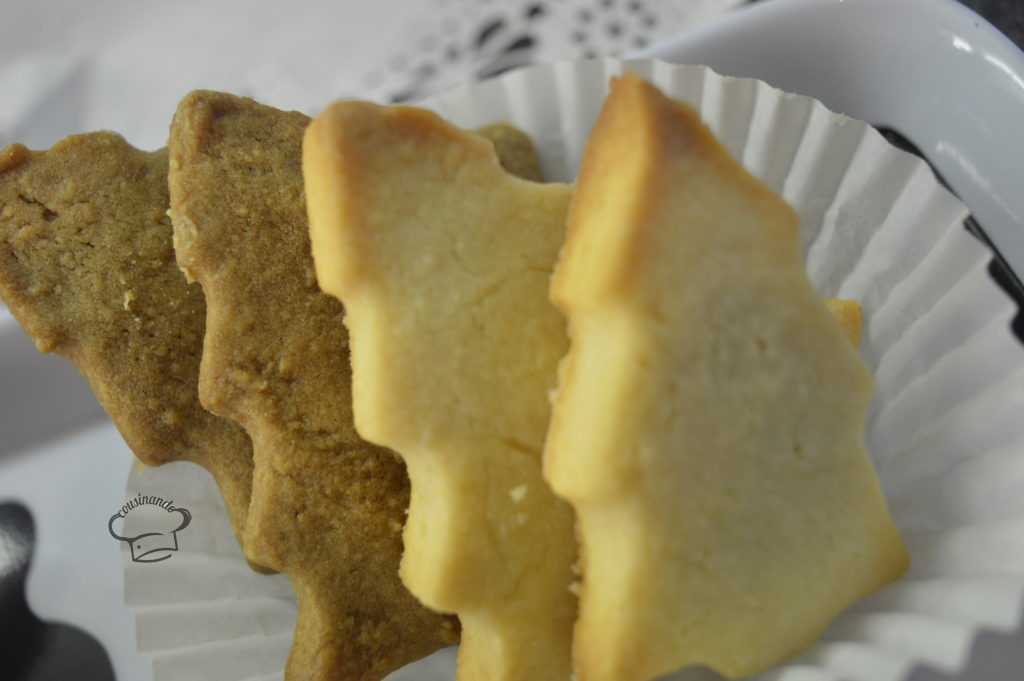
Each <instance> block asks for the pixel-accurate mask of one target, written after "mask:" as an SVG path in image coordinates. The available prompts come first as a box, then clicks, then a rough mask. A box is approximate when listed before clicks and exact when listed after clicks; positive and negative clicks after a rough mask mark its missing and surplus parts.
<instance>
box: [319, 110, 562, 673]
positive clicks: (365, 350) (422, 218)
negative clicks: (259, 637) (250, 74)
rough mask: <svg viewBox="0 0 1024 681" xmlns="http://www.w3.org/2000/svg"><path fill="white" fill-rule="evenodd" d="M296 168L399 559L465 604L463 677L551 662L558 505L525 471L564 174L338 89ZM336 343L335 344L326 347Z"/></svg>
mask: <svg viewBox="0 0 1024 681" xmlns="http://www.w3.org/2000/svg"><path fill="white" fill-rule="evenodd" d="M303 170H304V174H305V179H306V195H307V200H308V208H309V213H310V228H311V235H312V245H313V255H314V260H315V262H316V268H317V276H318V280H319V282H320V285H321V287H322V288H323V289H324V290H325V291H327V292H328V293H331V294H333V295H335V296H338V297H339V298H340V299H341V300H342V301H343V302H344V304H345V307H346V310H347V318H346V323H347V325H348V328H349V334H350V338H351V345H352V364H353V389H354V395H355V397H354V410H355V420H356V428H357V429H358V431H359V433H360V434H361V435H362V436H363V437H365V438H366V439H368V440H370V441H372V442H375V443H378V444H381V445H386V446H388V447H391V448H393V449H394V450H395V451H397V452H399V454H400V455H401V456H402V457H403V458H404V459H405V461H406V464H407V465H408V468H409V476H410V479H411V483H412V501H411V506H410V510H409V516H408V520H407V523H406V527H405V555H404V557H403V560H402V571H401V574H402V577H403V579H404V581H405V583H406V585H407V586H408V587H409V589H410V590H411V591H412V592H413V593H414V594H415V595H416V596H418V597H419V598H420V599H421V600H422V601H423V602H424V603H426V604H427V605H429V606H431V607H433V608H436V609H438V610H442V611H447V612H454V613H457V614H458V615H459V618H460V620H461V622H462V627H463V629H462V632H463V633H462V647H461V650H460V654H459V678H460V679H461V680H462V681H513V680H515V681H520V680H521V681H527V680H529V681H545V680H551V681H567V680H568V678H569V675H570V673H571V669H570V666H571V665H570V660H571V652H570V647H571V638H572V625H573V620H574V619H575V614H576V602H575V597H574V596H573V594H572V593H571V592H570V586H571V581H572V569H571V568H572V564H573V561H574V560H575V554H576V542H575V539H574V536H573V519H572V512H571V510H570V508H569V506H568V505H567V504H565V503H564V502H562V501H560V500H558V499H557V498H555V496H554V495H553V494H552V493H551V490H550V489H549V488H548V487H547V485H546V484H545V483H544V481H543V479H542V477H541V465H540V464H541V461H540V457H541V450H542V448H543V443H544V436H545V433H546V431H547V426H548V417H549V409H550V404H549V401H548V392H549V391H550V390H551V388H553V387H554V384H555V378H556V370H557V365H558V361H559V359H560V358H561V357H562V356H563V355H564V353H565V352H566V350H567V339H566V335H565V322H564V320H563V318H562V316H561V314H560V313H559V312H558V310H556V309H555V308H554V306H553V305H552V304H551V303H550V302H549V299H548V286H549V281H550V274H551V268H552V265H553V263H554V262H555V259H556V257H557V253H558V250H559V248H561V245H562V242H563V239H564V222H565V215H566V209H567V207H568V203H569V196H570V188H569V187H568V186H567V185H561V184H536V183H532V182H527V181H523V180H520V179H517V178H516V177H513V176H512V175H510V174H509V173H507V172H506V171H505V170H503V169H502V168H501V167H500V166H499V164H498V159H497V157H496V156H495V152H494V149H493V148H492V146H491V145H490V144H488V143H487V142H486V141H485V140H484V139H482V138H481V137H478V136H477V135H474V134H471V133H469V132H465V131H463V130H460V129H458V128H455V127H453V126H451V125H449V124H447V123H446V122H444V121H443V120H441V119H440V118H438V117H437V116H436V115H434V114H432V113H429V112H427V111H423V110H419V109H413V108H406V107H395V108H382V107H379V106H375V105H372V104H367V103H358V102H340V103H337V104H335V105H333V106H332V107H330V108H329V109H328V110H327V111H326V112H324V113H323V114H322V115H321V116H319V117H318V118H317V119H316V120H315V121H314V122H313V123H312V125H310V127H309V128H308V130H307V132H306V137H305V141H304V157H303ZM339 351H341V349H340V348H339Z"/></svg>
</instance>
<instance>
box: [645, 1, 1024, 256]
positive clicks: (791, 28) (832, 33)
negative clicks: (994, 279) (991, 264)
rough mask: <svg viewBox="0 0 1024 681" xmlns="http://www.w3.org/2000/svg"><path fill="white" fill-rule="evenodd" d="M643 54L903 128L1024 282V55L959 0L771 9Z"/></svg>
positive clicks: (776, 4)
mask: <svg viewBox="0 0 1024 681" xmlns="http://www.w3.org/2000/svg"><path fill="white" fill-rule="evenodd" d="M633 56H636V57H654V58H657V59H664V60H666V61H670V62H675V63H687V64H706V65H708V66H710V67H711V68H713V69H715V70H716V71H718V72H719V73H722V74H726V75H731V76H744V77H748V78H758V79H760V80H764V81H766V82H768V83H771V84H772V85H774V86H776V87H778V88H781V89H783V90H786V91H789V92H797V93H800V94H805V95H808V96H810V97H814V98H815V99H817V100H819V101H821V102H822V103H823V104H825V106H827V107H829V108H830V109H832V110H833V111H838V112H841V113H844V114H846V115H848V116H851V117H853V118H857V119H860V120H863V121H867V122H869V123H872V124H874V125H883V126H888V127H892V128H894V129H896V130H897V131H899V132H900V133H902V134H903V135H905V136H906V137H907V138H909V139H910V140H911V141H913V142H914V143H915V144H916V145H917V146H918V147H919V148H920V149H921V150H922V151H923V152H924V154H925V156H927V158H928V160H929V161H931V162H932V163H933V164H934V165H935V167H936V168H937V169H938V170H939V172H940V173H941V174H942V176H943V177H944V178H945V179H946V180H947V181H948V182H949V184H950V186H951V187H952V188H953V191H954V192H956V194H957V195H958V196H959V197H960V198H961V199H962V200H963V201H964V203H966V204H967V206H968V207H969V208H970V209H971V212H972V213H973V214H974V215H975V216H976V217H977V219H978V221H979V222H980V223H981V225H982V226H983V228H984V229H985V230H986V232H987V233H988V234H989V236H990V237H991V238H992V240H993V241H994V242H995V244H996V246H997V247H998V248H999V250H1000V251H1001V252H1002V254H1003V256H1004V257H1005V258H1006V260H1007V261H1008V262H1009V264H1010V265H1011V266H1012V267H1013V269H1014V270H1015V271H1016V272H1017V274H1018V276H1020V275H1021V274H1022V273H1024V192H1022V191H1021V189H1020V188H1021V186H1022V185H1024V164H1022V163H1021V159H1024V130H1022V129H1021V121H1022V120H1024V53H1022V52H1021V51H1020V50H1019V49H1017V47H1016V46H1015V45H1014V44H1013V43H1011V42H1010V41H1009V40H1008V39H1007V38H1006V37H1005V36H1004V35H1003V34H1002V33H1000V32H999V31H998V30H996V29H995V28H994V27H993V26H991V25H990V24H989V23H987V22H986V21H985V20H984V19H982V18H981V17H979V16H978V15H977V14H975V13H974V12H972V11H970V10H968V9H966V8H965V7H963V6H962V5H960V4H959V3H957V2H954V1H953V0H772V1H771V2H762V3H758V4H756V5H753V6H750V7H748V8H745V9H742V10H739V11H736V12H733V13H731V14H728V15H726V16H724V17H723V18H721V19H717V20H715V21H712V22H709V23H707V24H705V25H704V26H702V27H699V28H697V29H695V30H693V31H690V32H687V33H686V34H684V35H681V36H679V38H678V39H676V40H673V41H669V42H667V43H663V44H660V45H656V46H654V47H652V48H650V49H648V50H644V51H643V52H641V53H637V54H635V55H633Z"/></svg>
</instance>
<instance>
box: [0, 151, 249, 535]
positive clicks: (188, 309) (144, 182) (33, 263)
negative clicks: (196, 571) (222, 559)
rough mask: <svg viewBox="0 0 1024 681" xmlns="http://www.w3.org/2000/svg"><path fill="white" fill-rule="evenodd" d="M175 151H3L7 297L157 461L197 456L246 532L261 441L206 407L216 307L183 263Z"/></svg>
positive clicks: (39, 340)
mask: <svg viewBox="0 0 1024 681" xmlns="http://www.w3.org/2000/svg"><path fill="white" fill-rule="evenodd" d="M168 205H169V204H168V195H167V152H166V150H160V151H155V152H151V153H149V152H143V151H139V150H138V149H135V148H133V147H131V146H130V145H129V144H128V143H127V142H125V141H124V139H122V138H121V137H120V136H118V135H115V134H113V133H107V132H99V133H92V134H87V135H76V136H73V137H69V138H67V139H65V140H63V141H61V142H59V143H57V144H56V145H54V147H53V148H52V149H50V150H49V151H45V152H34V151H29V150H28V149H26V148H25V147H23V146H20V145H13V146H10V147H7V148H6V149H4V150H3V151H2V152H0V297H2V298H3V299H4V301H6V303H7V305H8V306H9V307H10V309H11V312H12V313H13V314H14V316H15V317H16V318H17V320H18V321H19V322H20V323H21V325H22V327H24V329H25V330H26V331H27V332H28V334H29V335H30V336H31V337H32V338H33V339H34V340H35V343H36V347H37V348H39V350H41V351H43V352H55V353H57V354H60V355H63V356H65V357H67V358H69V359H70V360H71V361H72V362H74V364H75V366H77V367H78V369H79V371H81V372H82V374H83V375H84V376H85V378H86V379H87V380H88V381H89V384H90V386H91V387H92V389H93V392H94V393H95V394H96V397H97V398H98V399H99V401H100V404H102V405H103V408H104V409H106V411H107V413H108V414H109V415H110V418H111V419H112V420H113V422H114V425H116V426H117V428H118V430H119V431H120V432H121V434H122V435H123V436H124V439H125V441H126V442H127V443H128V446H129V447H130V448H131V449H132V450H133V451H134V452H135V455H136V456H137V457H138V458H139V459H140V460H141V461H143V462H144V463H147V464H150V465H157V464H161V463H165V462H168V461H177V460H187V461H193V462H195V463H197V464H199V465H201V466H203V467H205V468H206V469H208V470H209V471H210V472H211V473H212V474H213V476H214V477H215V478H216V480H217V483H218V485H219V486H220V489H221V492H222V494H223V496H224V499H225V503H226V505H227V508H228V512H229V514H230V516H231V521H232V524H233V526H234V528H235V531H236V532H237V533H238V535H239V536H240V537H241V536H242V532H243V528H244V527H245V519H246V514H247V511H248V508H249V493H250V489H251V486H252V469H253V465H252V446H251V444H250V442H249V438H248V436H247V435H246V434H245V432H244V431H243V430H242V429H241V428H239V427H238V426H237V425H235V424H234V423H232V422H230V421H228V420H226V419H222V418H220V417H218V416H215V415H213V414H211V413H210V412H208V411H206V410H205V409H203V408H202V407H201V406H200V404H199V394H198V390H197V383H198V380H199V360H200V356H201V354H202V348H203V333H204V328H205V325H206V307H205V304H204V302H203V295H202V292H201V291H200V290H199V287H198V286H193V285H189V284H188V283H186V281H185V277H184V276H182V274H181V272H180V271H179V270H178V266H177V264H176V263H175V259H174V248H173V246H172V243H171V232H172V230H171V223H170V220H169V218H168V217H167V215H166V213H167V206H168Z"/></svg>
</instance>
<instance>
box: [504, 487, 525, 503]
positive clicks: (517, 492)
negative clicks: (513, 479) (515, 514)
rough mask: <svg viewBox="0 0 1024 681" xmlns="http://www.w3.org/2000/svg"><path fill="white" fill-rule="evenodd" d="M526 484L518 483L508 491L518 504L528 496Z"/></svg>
mask: <svg viewBox="0 0 1024 681" xmlns="http://www.w3.org/2000/svg"><path fill="white" fill-rule="evenodd" d="M526 491H527V487H526V485H517V486H516V487H513V488H512V489H510V490H509V491H508V495H509V496H510V497H512V501H514V502H516V503H517V504H519V503H522V501H523V499H525V498H526Z"/></svg>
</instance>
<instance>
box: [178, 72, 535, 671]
mask: <svg viewBox="0 0 1024 681" xmlns="http://www.w3.org/2000/svg"><path fill="white" fill-rule="evenodd" d="M307 123H308V119H307V118H306V117H305V116H304V115H302V114H299V113H294V112H290V113H288V112H282V111H278V110H276V109H273V108H271V107H267V106H262V105H259V104H257V103H255V102H253V101H252V100H248V99H243V98H239V97H234V96H230V95H224V94H219V93H213V92H196V93H193V94H191V95H189V96H188V97H186V98H185V99H184V100H183V101H182V102H181V104H180V106H179V108H178V112H177V114H176V116H175V119H174V124H173V126H172V129H171V142H170V151H171V160H170V163H171V174H170V182H171V201H172V215H173V217H174V226H175V239H176V245H177V252H178V260H179V262H180V264H181V265H182V268H183V269H184V270H185V271H186V272H187V273H189V276H191V277H192V278H195V279H196V280H198V281H199V282H200V283H201V284H202V286H203V290H204V292H205V294H206V297H207V301H208V305H209V308H210V323H209V327H208V329H207V337H206V351H205V355H204V358H203V370H202V377H201V380H200V393H201V395H202V398H203V400H204V403H205V404H207V405H208V406H209V407H210V408H211V409H213V410H215V411H217V412H218V413H222V414H224V415H225V416H227V417H229V418H231V419H234V420H236V421H237V422H238V423H240V424H242V425H243V426H244V427H245V428H246V430H247V431H248V432H249V433H250V435H251V436H252V438H253V442H254V445H255V456H256V472H255V477H254V494H253V502H252V508H251V513H250V523H249V527H248V532H247V536H246V546H247V550H248V551H249V552H250V555H251V556H253V558H255V559H257V560H260V561H264V562H266V563H267V564H269V565H272V566H274V567H275V568H277V569H279V570H281V571H284V572H287V573H288V574H289V576H290V577H291V580H292V583H293V585H294V587H295V590H296V593H297V595H298V598H299V604H300V611H299V623H298V626H297V631H296V638H295V647H294V648H293V651H292V655H291V657H290V659H289V664H288V676H289V678H303V679H305V678H309V679H377V678H381V677H382V676H384V675H385V674H387V673H388V672H390V671H392V670H394V669H396V668H398V667H401V666H403V665H404V664H406V663H408V662H411V661H413V660H416V659H419V658H421V657H424V656H425V655H427V654H429V653H431V652H433V651H435V650H437V649H438V648H441V647H443V646H446V645H451V644H453V643H455V642H456V641H457V640H458V624H457V622H455V620H453V619H452V618H450V617H446V616H441V615H438V614H436V613H434V612H431V611H430V610H428V609H427V608H425V607H423V606H422V605H420V604H419V602H417V601H416V599H415V598H414V597H413V596H412V595H411V594H410V593H409V592H408V591H407V590H406V589H405V587H404V586H403V585H402V583H401V581H400V579H399V576H398V566H399V559H400V557H401V554H402V541H401V530H402V526H403V523H404V521H405V512H406V509H407V507H408V504H409V487H408V477H407V474H406V470H405V466H404V464H403V463H402V462H401V461H400V460H399V459H398V458H397V457H396V456H395V455H394V453H392V452H391V451H389V450H387V449H384V448H382V447H378V446H375V445H372V444H370V443H368V442H366V441H364V440H363V439H362V438H361V437H359V435H358V434H357V433H356V431H355V427H354V425H353V420H352V419H353V417H352V406H351V400H352V397H351V395H352V388H351V370H350V365H349V357H348V334H347V332H346V330H345V327H344V325H343V323H342V319H343V317H344V314H345V311H344V308H343V307H342V306H341V304H340V303H339V302H338V301H337V300H335V299H334V298H333V297H331V296H328V295H326V294H324V293H322V292H321V291H320V289H319V287H318V286H317V282H316V278H315V276H314V272H313V260H312V256H311V254H310V245H309V229H308V222H307V216H306V205H305V196H304V191H303V181H302V174H301V145H302V135H303V131H304V129H305V128H306V125H307ZM494 133H495V134H498V135H500V136H501V140H502V141H501V145H502V147H503V148H504V149H505V150H507V153H510V154H513V155H514V156H515V158H516V159H518V161H517V162H518V163H520V164H527V165H528V164H529V158H530V155H531V154H533V153H534V152H533V149H532V144H531V143H530V141H529V139H528V138H526V137H525V136H524V135H522V133H520V132H518V131H516V130H514V129H510V128H508V127H507V126H497V127H495V128H494ZM534 158H535V155H534ZM534 166H536V163H535V162H534Z"/></svg>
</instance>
